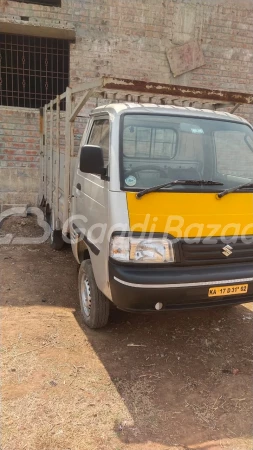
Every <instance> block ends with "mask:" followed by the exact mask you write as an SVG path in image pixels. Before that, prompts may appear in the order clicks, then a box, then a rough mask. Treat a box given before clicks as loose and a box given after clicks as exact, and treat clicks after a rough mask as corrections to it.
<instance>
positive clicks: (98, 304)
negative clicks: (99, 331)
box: [78, 259, 110, 328]
mask: <svg viewBox="0 0 253 450" xmlns="http://www.w3.org/2000/svg"><path fill="white" fill-rule="evenodd" d="M78 291H79V298H80V305H81V312H82V316H83V319H84V322H85V323H86V325H88V327H90V328H102V327H104V326H105V325H106V324H107V322H108V318H109V311H110V301H109V300H108V299H107V298H106V297H105V295H104V294H103V293H102V292H101V291H100V290H99V289H98V287H97V285H96V281H95V278H94V274H93V270H92V266H91V261H90V260H89V259H86V260H85V261H83V262H82V264H81V265H80V269H79V275H78Z"/></svg>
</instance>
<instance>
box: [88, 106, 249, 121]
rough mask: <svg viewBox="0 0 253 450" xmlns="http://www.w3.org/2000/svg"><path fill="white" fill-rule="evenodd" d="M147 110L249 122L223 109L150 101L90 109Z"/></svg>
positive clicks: (97, 110) (96, 111) (117, 113)
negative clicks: (214, 109)
mask: <svg viewBox="0 0 253 450" xmlns="http://www.w3.org/2000/svg"><path fill="white" fill-rule="evenodd" d="M130 111H131V112H140V113H144V112H146V113H147V112H148V113H155V114H165V113H166V114H169V115H175V114H176V115H179V116H184V117H186V116H187V117H201V118H203V119H218V120H229V121H235V122H242V123H245V124H249V122H248V121H247V120H245V119H244V118H242V117H240V116H236V115H235V114H230V113H228V112H224V111H212V110H209V109H196V108H192V107H183V106H174V105H156V104H152V103H111V104H109V105H103V106H98V107H97V108H95V109H94V110H93V111H92V115H94V114H96V113H102V112H107V113H111V114H113V115H120V114H122V113H125V112H130Z"/></svg>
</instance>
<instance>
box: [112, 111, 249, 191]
mask: <svg viewBox="0 0 253 450" xmlns="http://www.w3.org/2000/svg"><path fill="white" fill-rule="evenodd" d="M129 116H130V119H131V118H133V119H134V120H133V123H132V124H131V120H130V121H129V120H128V119H129ZM147 116H148V118H147ZM152 116H154V117H155V118H156V120H157V124H158V123H159V120H158V119H161V122H162V121H163V122H164V119H168V125H169V126H168V127H167V128H166V127H164V123H163V127H164V128H166V129H171V130H173V131H175V133H176V139H177V140H176V143H175V151H174V153H173V152H172V158H167V159H166V157H165V158H164V159H163V158H161V157H158V158H157V157H156V158H154V157H152V158H147V155H145V156H142V155H138V156H137V157H136V152H135V153H134V154H133V155H131V156H130V157H129V155H126V154H124V150H125V140H124V130H125V128H127V127H128V128H130V127H131V128H133V129H134V128H137V126H136V123H137V122H138V120H139V118H140V117H141V118H147V120H146V123H149V124H150V123H151V122H152V120H151V121H150V119H152ZM125 120H128V122H125ZM173 120H174V122H173ZM213 122H216V123H217V127H214V124H213ZM129 124H131V125H129ZM222 124H223V127H222ZM208 125H209V127H208ZM189 126H191V127H193V128H192V129H191V131H190V132H189V129H188V128H187V127H189ZM179 127H181V129H179ZM238 127H240V128H238ZM160 128H162V126H160ZM230 130H231V131H235V132H239V133H242V134H243V135H244V136H248V137H251V138H252V141H253V127H251V125H250V124H249V123H247V122H241V121H239V120H238V121H237V120H232V119H230V118H229V117H228V118H226V119H223V118H219V117H205V116H204V115H203V116H201V115H196V116H193V115H189V114H185V115H184V114H177V113H176V114H168V113H161V112H159V113H156V112H155V111H154V112H153V111H150V112H146V111H145V112H143V111H141V112H140V111H132V112H124V113H122V114H121V116H120V131H119V165H120V189H121V190H122V191H130V192H139V191H142V190H143V189H147V188H151V187H152V186H155V185H158V184H163V183H164V184H166V183H169V182H170V181H173V180H175V179H198V178H199V180H205V179H208V180H213V181H220V182H222V183H223V184H224V188H225V189H229V188H234V187H236V186H237V185H238V186H239V185H241V184H243V183H245V184H246V183H251V182H252V183H253V176H251V177H249V175H247V176H245V175H244V176H243V177H242V176H240V173H239V172H240V171H238V173H237V166H238V164H237V163H236V164H235V167H234V168H233V169H234V171H235V172H236V174H229V173H226V174H224V173H219V174H218V178H217V169H218V162H219V161H217V142H216V141H215V136H214V133H217V132H218V131H224V132H227V131H230ZM132 132H135V131H132ZM182 133H185V136H183V137H181V136H180V134H182ZM189 133H190V134H192V135H193V138H192V139H193V142H194V139H196V137H198V136H201V137H202V139H203V141H202V144H201V145H202V147H203V148H202V149H201V151H202V152H203V162H201V161H199V160H192V161H191V160H186V161H184V160H182V161H180V160H178V161H176V164H174V161H173V159H174V158H175V157H176V156H177V155H180V151H181V149H180V148H179V147H180V146H181V147H183V146H182V142H181V140H180V139H184V140H186V142H187V139H188V138H189V135H190V134H189ZM135 134H137V133H136V132H135ZM188 141H189V140H188ZM197 141H198V138H197ZM128 142H130V141H128ZM200 142H201V139H200ZM142 143H143V141H142ZM150 145H151V144H150ZM198 145H200V144H198ZM245 145H247V142H246V141H245ZM130 147H131V145H130ZM186 147H187V146H186V143H184V150H185V149H186ZM247 147H248V152H249V158H250V163H248V164H246V163H245V166H247V167H246V169H245V170H247V168H248V167H249V166H250V167H252V168H253V152H252V151H251V150H250V147H249V146H247ZM223 148H224V149H225V146H223ZM227 148H229V147H228V146H226V149H227ZM193 149H194V151H195V152H196V151H197V150H196V149H195V146H194V145H193ZM131 151H132V150H131ZM187 151H188V150H186V152H187ZM226 151H227V155H226V156H229V152H228V150H226ZM240 151H241V149H240V148H239V147H235V148H234V153H236V158H240ZM178 152H179V153H178ZM150 154H151V151H150V149H149V155H150ZM196 154H197V153H196ZM223 159H224V158H223ZM230 159H231V158H227V159H226V158H225V161H222V164H223V166H224V165H225V168H226V161H228V162H229V161H230ZM135 160H136V162H137V161H138V162H139V163H140V164H139V165H138V167H140V166H141V164H143V166H145V167H143V169H142V170H141V171H138V170H137V166H136V167H134V164H133V163H134V161H135ZM170 162H172V166H173V164H174V166H177V168H178V169H180V170H181V166H184V167H186V170H185V168H184V174H183V173H182V174H181V173H180V175H181V176H179V174H176V173H175V174H174V175H173V174H170V177H169V171H170V169H171V167H170V165H169V164H170ZM193 162H194V164H195V165H196V166H197V165H199V167H200V166H201V165H202V166H203V167H202V172H203V173H199V177H198V176H196V171H195V173H194V170H195V169H194V167H193V166H194V164H193ZM184 163H185V164H184ZM180 164H181V165H180ZM187 164H188V167H189V168H190V170H188V168H187ZM152 166H156V167H152ZM191 166H192V167H191ZM193 169H194V170H193ZM142 171H143V173H144V172H146V173H147V177H146V180H145V181H146V184H145V183H144V184H143V183H142V182H141V183H140V182H139V180H138V176H139V172H142ZM166 171H167V172H168V176H167V178H166V175H165V172H166ZM152 172H157V177H156V179H152V176H150V175H151V173H152ZM159 172H160V173H159ZM187 172H188V173H187ZM252 172H253V171H252ZM136 173H138V175H137V176H136ZM158 175H160V177H161V178H160V177H159V179H158ZM219 175H220V178H219ZM147 183H148V184H147ZM164 191H165V192H181V193H183V192H189V193H194V192H197V193H200V192H201V193H219V192H220V188H219V187H218V186H215V185H213V186H212V185H208V186H204V185H201V184H199V185H189V186H187V185H183V186H181V185H175V186H173V187H170V188H168V189H167V190H166V188H164V189H162V190H160V191H159V192H164ZM247 191H250V192H252V188H249V189H248V190H247V189H244V190H243V192H247ZM239 192H241V191H239Z"/></svg>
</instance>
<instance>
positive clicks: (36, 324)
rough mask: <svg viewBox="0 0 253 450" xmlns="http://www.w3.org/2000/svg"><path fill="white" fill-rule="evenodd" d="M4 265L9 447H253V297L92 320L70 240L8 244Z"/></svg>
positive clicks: (20, 229)
mask: <svg viewBox="0 0 253 450" xmlns="http://www.w3.org/2000/svg"><path fill="white" fill-rule="evenodd" d="M6 232H8V233H14V235H21V236H22V235H23V236H29V235H30V234H33V236H39V235H40V234H41V229H39V228H38V227H37V226H36V224H35V222H34V219H32V218H31V217H29V218H27V219H22V218H15V219H14V218H13V219H8V220H7V221H6V222H5V223H4V225H3V228H2V229H1V230H0V234H2V235H4V233H6ZM0 269H1V283H0V284H1V310H2V311H1V330H2V343H1V344H2V345H1V354H2V355H1V356H2V357H1V362H2V446H1V449H2V450H21V449H24V450H86V449H87V450H122V449H125V450H189V449H192V450H193V449H194V450H218V449H219V450H221V449H223V450H227V449H229V450H252V448H253V439H252V438H253V384H252V373H253V370H252V369H253V354H252V343H253V336H252V334H253V328H252V321H253V307H252V304H250V305H243V306H238V307H234V308H228V309H226V308H222V309H216V310H215V309H214V310H207V311H206V310H202V311H191V312H173V313H170V314H166V315H162V314H161V315H160V314H159V313H157V314H155V315H130V314H126V313H122V312H119V311H113V314H112V317H111V320H110V324H109V325H108V326H107V327H106V328H104V329H103V330H100V331H91V330H89V329H87V328H86V327H85V326H84V325H83V323H82V319H81V315H80V308H79V303H78V296H77V269H78V266H77V264H76V262H75V261H74V258H73V256H72V253H71V250H70V248H66V249H65V250H64V251H62V252H55V251H52V250H51V248H50V246H49V244H48V243H45V244H41V245H24V246H22V245H16V246H11V245H2V246H0Z"/></svg>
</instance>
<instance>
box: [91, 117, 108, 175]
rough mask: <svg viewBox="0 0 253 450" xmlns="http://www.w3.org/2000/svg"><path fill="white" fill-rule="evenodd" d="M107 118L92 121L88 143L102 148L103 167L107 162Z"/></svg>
mask: <svg viewBox="0 0 253 450" xmlns="http://www.w3.org/2000/svg"><path fill="white" fill-rule="evenodd" d="M109 134H110V124H109V119H96V120H94V122H93V126H92V129H91V133H90V137H89V140H88V144H90V145H99V146H100V147H101V148H102V150H103V156H104V162H105V167H107V166H108V163H109Z"/></svg>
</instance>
